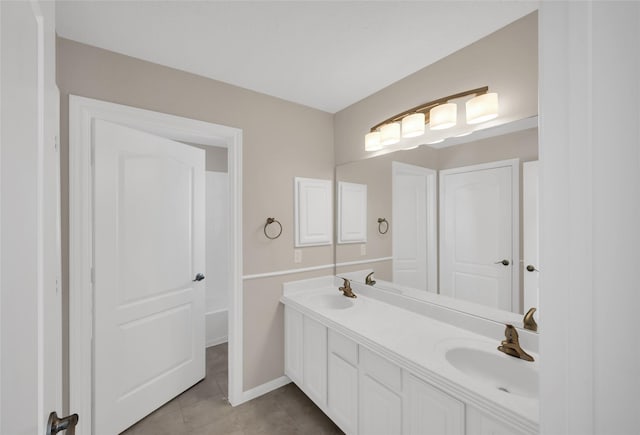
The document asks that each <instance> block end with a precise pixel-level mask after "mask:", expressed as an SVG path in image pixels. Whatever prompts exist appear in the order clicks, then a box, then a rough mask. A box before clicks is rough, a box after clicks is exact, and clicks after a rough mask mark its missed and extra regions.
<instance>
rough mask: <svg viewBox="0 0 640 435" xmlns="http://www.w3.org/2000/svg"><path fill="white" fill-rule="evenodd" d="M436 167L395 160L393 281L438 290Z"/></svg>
mask: <svg viewBox="0 0 640 435" xmlns="http://www.w3.org/2000/svg"><path fill="white" fill-rule="evenodd" d="M436 202H437V198H436V171H434V170H433V169H429V168H423V167H421V166H414V165H409V164H406V163H399V162H392V220H391V226H392V228H391V232H392V233H393V237H392V244H393V246H392V253H393V254H392V256H393V260H392V267H393V282H394V283H397V284H399V285H403V286H407V287H411V288H415V289H419V290H424V291H429V292H434V293H435V292H437V291H438V254H437V253H438V241H437V233H438V231H437V228H438V227H437V211H436V210H437V207H436Z"/></svg>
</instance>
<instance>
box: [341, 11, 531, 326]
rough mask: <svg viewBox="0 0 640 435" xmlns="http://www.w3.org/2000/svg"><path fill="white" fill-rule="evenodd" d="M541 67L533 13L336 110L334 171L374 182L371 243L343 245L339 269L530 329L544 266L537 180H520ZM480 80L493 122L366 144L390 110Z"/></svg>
mask: <svg viewBox="0 0 640 435" xmlns="http://www.w3.org/2000/svg"><path fill="white" fill-rule="evenodd" d="M537 71H538V16H537V12H533V13H531V14H529V15H526V16H524V17H522V18H520V19H518V20H516V21H514V22H513V23H511V24H508V25H507V26H505V27H503V28H502V29H500V30H497V31H496V32H494V33H492V34H490V35H487V36H485V37H484V38H482V39H479V40H478V41H476V42H474V43H472V44H471V45H468V46H466V47H464V48H461V49H460V50H458V51H456V52H455V53H452V54H450V55H449V56H447V57H444V58H442V59H440V60H439V61H437V62H435V63H433V64H431V65H429V66H426V67H425V68H423V69H422V70H420V71H417V72H415V73H413V74H411V75H409V76H407V77H406V78H404V79H402V80H400V81H398V82H396V83H393V84H392V85H390V86H388V87H387V88H384V89H382V90H380V91H378V92H377V93H375V94H373V95H371V96H369V97H367V98H365V99H363V100H361V101H359V102H358V103H355V104H353V105H351V106H349V107H347V108H345V109H343V110H341V111H340V112H338V113H336V114H335V115H334V147H335V159H336V165H337V167H336V180H337V181H338V182H339V181H345V182H350V183H357V184H366V185H367V213H366V215H367V229H366V231H367V237H366V243H353V244H338V243H337V244H336V245H335V249H336V253H335V259H336V268H335V270H336V274H338V275H340V276H345V275H348V277H350V278H352V279H355V280H356V281H358V280H361V281H363V282H364V281H365V277H366V275H367V274H368V273H369V272H371V271H375V274H374V279H375V281H377V283H376V284H375V287H377V288H381V289H384V290H388V291H391V292H395V293H400V294H402V295H403V296H407V297H409V298H412V299H411V300H415V298H420V299H421V300H423V301H427V302H429V303H433V304H437V305H441V306H445V307H446V308H450V309H454V310H457V311H462V312H464V313H468V314H470V315H473V316H476V317H482V318H486V319H490V320H492V321H495V322H500V323H503V324H504V323H512V324H513V325H515V326H516V327H520V328H522V327H523V315H522V314H523V312H525V311H527V310H528V308H529V307H534V306H535V307H537V302H536V299H537V296H536V294H535V290H534V291H533V292H528V291H525V290H524V288H533V289H535V288H537V283H536V281H537V279H534V275H537V274H538V272H537V268H538V267H537V266H538V263H537V261H536V259H535V256H536V253H535V247H536V243H535V241H536V240H537V232H536V230H535V227H536V225H535V223H533V224H532V223H531V221H532V220H533V221H535V219H536V213H535V205H536V201H535V199H531V200H529V199H528V198H530V197H531V195H529V194H528V192H529V191H532V192H533V193H535V191H536V190H537V189H536V188H535V184H534V185H533V186H534V187H530V186H529V187H528V186H527V185H525V184H524V182H525V180H529V179H532V178H534V177H533V174H534V173H535V170H534V169H532V167H534V166H535V163H530V162H535V161H536V160H537V158H538V151H537V126H538V123H537V115H538V88H537V83H538V75H537ZM483 86H487V87H488V88H489V89H490V90H491V91H492V92H496V93H497V94H498V95H499V114H498V117H497V118H495V119H493V120H491V121H489V123H490V125H489V124H484V125H482V127H487V128H485V129H480V127H478V129H477V130H476V131H474V132H473V133H472V134H471V135H470V136H460V135H459V134H453V133H450V134H448V135H446V137H447V139H445V140H444V142H441V143H437V144H436V143H433V142H432V143H431V144H429V142H430V140H429V137H427V136H428V135H425V136H419V137H412V138H401V139H400V141H399V142H398V143H396V144H395V145H389V146H385V147H382V149H380V150H378V151H371V149H369V150H367V149H366V148H365V143H364V140H363V137H364V135H365V134H366V133H368V132H369V131H370V129H371V128H372V126H375V125H377V124H379V123H380V122H382V121H384V120H386V119H389V117H390V116H393V115H394V114H398V113H404V112H406V111H407V110H409V109H410V108H412V107H416V106H418V105H420V104H423V103H424V102H426V101H433V100H436V99H438V98H442V97H443V96H446V95H452V94H456V93H459V92H462V91H464V90H466V89H475V88H480V87H483ZM460 105H462V103H460ZM460 109H461V107H459V110H460ZM460 113H461V112H459V114H460ZM462 118H464V117H462ZM459 121H460V122H463V121H464V119H462V120H459ZM426 127H427V128H429V127H430V126H429V125H427V126H426ZM414 147H417V148H415V149H410V148H414ZM511 160H515V163H513V162H510V161H511ZM505 161H506V162H505ZM393 162H396V163H395V168H396V176H395V183H394V175H393V174H394V163H393ZM495 162H501V163H495ZM477 165H484V166H480V167H478V166H477ZM523 177H524V178H523ZM524 192H527V195H525V193H524ZM530 204H533V206H531V205H530ZM509 210H510V211H509ZM380 219H386V221H384V222H387V221H388V222H389V230H388V232H387V233H386V234H381V232H380V231H379V230H378V220H380ZM523 228H524V229H526V230H527V231H521V229H523ZM530 230H531V231H530ZM529 248H531V250H532V252H528V250H529ZM528 256H531V257H532V258H533V259H531V260H529V257H528ZM523 261H524V262H523ZM527 266H531V270H533V272H528V271H527ZM354 274H355V275H354Z"/></svg>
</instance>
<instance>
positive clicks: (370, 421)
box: [359, 346, 402, 435]
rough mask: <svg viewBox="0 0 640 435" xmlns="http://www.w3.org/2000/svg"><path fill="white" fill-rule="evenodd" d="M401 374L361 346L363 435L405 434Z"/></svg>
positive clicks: (388, 363)
mask: <svg viewBox="0 0 640 435" xmlns="http://www.w3.org/2000/svg"><path fill="white" fill-rule="evenodd" d="M401 394H402V370H401V369H400V367H398V366H396V365H394V364H392V363H391V362H389V361H387V360H386V359H384V358H382V357H380V356H379V355H376V354H375V353H373V352H371V351H369V350H368V349H366V348H364V347H362V346H360V409H359V417H360V418H359V423H360V433H361V434H367V435H369V434H371V435H388V434H401V433H402V396H401Z"/></svg>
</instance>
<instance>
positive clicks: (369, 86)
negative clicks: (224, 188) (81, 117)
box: [56, 0, 538, 113]
mask: <svg viewBox="0 0 640 435" xmlns="http://www.w3.org/2000/svg"><path fill="white" fill-rule="evenodd" d="M537 3H538V2H535V1H413V2H398V1H360V2H353V1H295V2H294V1H289V2H274V1H253V2H247V1H224V2H221V1H200V2H196V1H64V0H59V1H58V2H57V12H56V13H57V18H56V25H57V32H58V34H59V35H60V36H62V37H64V38H68V39H73V40H75V41H79V42H83V43H85V44H89V45H93V46H96V47H101V48H105V49H107V50H112V51H115V52H118V53H122V54H126V55H129V56H133V57H136V58H139V59H144V60H148V61H151V62H155V63H158V64H162V65H166V66H170V67H173V68H177V69H181V70H184V71H189V72H192V73H195V74H199V75H202V76H205V77H210V78H212V79H216V80H220V81H223V82H226V83H231V84H234V85H237V86H241V87H243V88H248V89H252V90H254V91H258V92H262V93H264V94H268V95H273V96H275V97H279V98H282V99H285V100H288V101H293V102H296V103H300V104H304V105H306V106H310V107H314V108H317V109H321V110H325V111H327V112H330V113H334V112H337V111H339V110H341V109H343V108H345V107H347V106H349V105H351V104H353V103H355V102H357V101H359V100H361V99H362V98H364V97H366V96H368V95H371V94H372V93H374V92H376V91H378V90H380V89H382V88H384V87H386V86H387V85H390V84H391V83H394V82H396V81H398V80H400V79H402V78H403V77H406V76H407V75H409V74H411V73H413V72H415V71H418V70H419V69H421V68H423V67H425V66H427V65H429V64H431V63H433V62H435V61H437V60H439V59H441V58H443V57H445V56H447V55H448V54H451V53H453V52H454V51H457V50H459V49H460V48H462V47H464V46H466V45H469V44H470V43H472V42H474V41H476V40H478V39H480V38H482V37H484V36H486V35H488V34H489V33H492V32H493V31H495V30H498V29H499V28H501V27H503V26H505V25H507V24H508V23H510V22H512V21H515V20H516V19H518V18H520V17H522V16H524V15H526V14H528V13H529V12H532V11H533V10H535V9H536V8H537Z"/></svg>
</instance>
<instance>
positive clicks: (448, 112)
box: [429, 103, 458, 130]
mask: <svg viewBox="0 0 640 435" xmlns="http://www.w3.org/2000/svg"><path fill="white" fill-rule="evenodd" d="M457 119H458V105H457V104H456V103H445V104H440V105H438V106H436V107H434V108H433V109H431V110H430V111H429V128H430V129H431V130H445V129H447V128H451V127H453V126H454V125H456V120H457Z"/></svg>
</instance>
